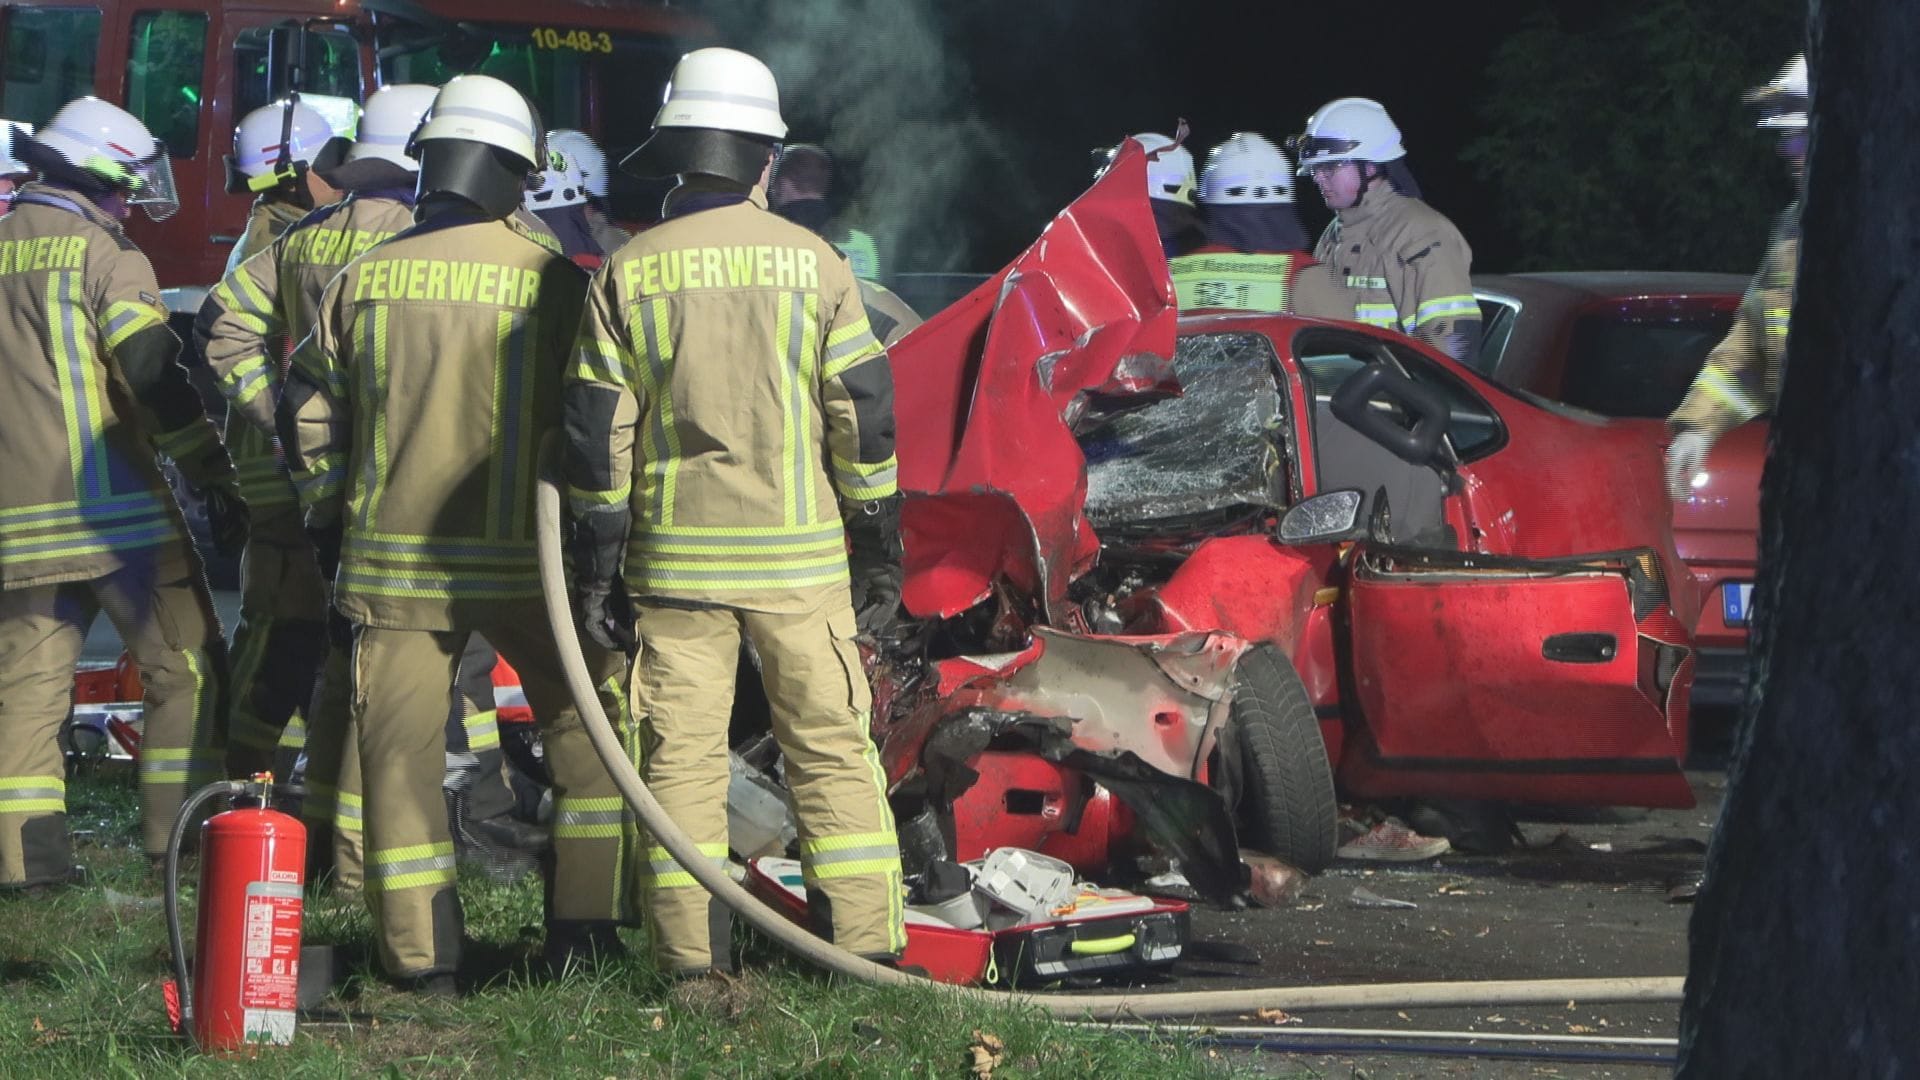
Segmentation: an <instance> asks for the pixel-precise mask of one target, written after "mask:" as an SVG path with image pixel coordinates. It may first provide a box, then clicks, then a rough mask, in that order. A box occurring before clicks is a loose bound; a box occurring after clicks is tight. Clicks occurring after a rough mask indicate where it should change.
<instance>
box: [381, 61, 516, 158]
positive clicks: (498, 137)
mask: <svg viewBox="0 0 1920 1080" xmlns="http://www.w3.org/2000/svg"><path fill="white" fill-rule="evenodd" d="M434 139H465V140H466V141H468V142H477V143H485V144H487V145H488V146H497V147H499V148H500V149H502V150H505V151H506V152H507V153H509V154H513V155H514V156H516V157H518V158H520V160H522V161H524V162H526V163H527V166H528V167H529V168H532V167H533V166H535V165H537V164H539V163H540V162H541V160H542V155H541V153H540V149H539V146H538V144H539V143H540V142H541V141H542V140H541V138H540V132H539V130H538V129H536V128H535V127H534V124H533V108H532V106H529V105H528V104H527V99H526V98H524V97H521V96H520V91H518V90H515V89H514V88H513V87H511V86H509V85H507V84H506V83H504V82H501V81H500V80H499V79H496V78H494V77H493V76H491V75H457V76H455V77H454V78H453V79H452V80H451V81H449V82H448V83H447V85H445V86H443V87H441V88H440V93H439V94H438V95H436V96H435V97H434V99H433V107H432V108H431V109H429V110H428V111H427V119H426V122H425V123H423V124H421V125H420V130H419V131H418V132H417V133H415V134H414V136H413V141H414V142H415V143H423V142H429V141H431V140H434ZM409 149H411V146H410V147H409Z"/></svg>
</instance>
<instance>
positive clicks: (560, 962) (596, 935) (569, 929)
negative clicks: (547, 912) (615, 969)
mask: <svg viewBox="0 0 1920 1080" xmlns="http://www.w3.org/2000/svg"><path fill="white" fill-rule="evenodd" d="M619 926H620V924H619V923H617V922H615V921H613V920H611V919H555V920H553V921H551V922H549V923H547V940H546V943H545V944H544V945H542V946H541V948H540V957H541V960H542V961H543V962H544V963H545V964H546V967H547V971H548V973H549V974H550V975H551V976H552V977H553V978H556V979H559V978H564V977H565V976H566V974H567V973H568V972H569V971H578V972H587V971H592V970H594V969H595V968H597V967H599V966H600V965H601V964H605V963H607V962H608V961H612V960H619V959H623V958H624V957H625V956H626V955H627V946H626V944H625V943H624V942H622V941H621V940H620V935H619V933H618V932H617V931H618V929H619Z"/></svg>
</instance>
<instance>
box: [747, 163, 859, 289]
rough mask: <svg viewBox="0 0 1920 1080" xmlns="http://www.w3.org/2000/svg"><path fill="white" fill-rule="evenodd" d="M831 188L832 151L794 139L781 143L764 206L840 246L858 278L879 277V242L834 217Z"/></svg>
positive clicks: (835, 245) (837, 246)
mask: <svg viewBox="0 0 1920 1080" xmlns="http://www.w3.org/2000/svg"><path fill="white" fill-rule="evenodd" d="M832 192H833V155H832V154H829V153H827V148H826V147H824V146H814V145H811V144H809V143H794V144H792V145H790V146H786V147H783V148H782V149H781V151H780V155H779V163H778V164H777V165H775V166H774V169H773V179H772V180H771V181H769V183H768V187H767V206H768V208H769V209H771V210H772V211H773V212H774V213H776V214H779V215H780V216H781V217H783V218H786V219H787V220H788V221H791V222H793V223H794V224H796V225H804V226H806V227H807V228H809V229H812V230H813V231H814V232H815V233H818V234H819V235H820V236H822V237H824V238H826V240H827V242H828V243H830V244H832V245H833V246H834V247H836V248H839V249H840V253H841V254H842V255H845V256H846V257H847V265H848V266H850V267H852V269H853V276H854V277H856V278H859V279H860V280H861V281H871V282H875V283H878V282H879V280H880V246H879V244H878V243H876V242H875V241H874V239H873V234H872V233H868V232H864V231H862V230H860V229H856V228H854V227H852V226H851V225H848V224H847V223H846V222H844V221H840V220H837V219H836V218H835V215H834V213H833V204H832V203H831V202H830V201H829V199H828V196H829V195H831V194H832Z"/></svg>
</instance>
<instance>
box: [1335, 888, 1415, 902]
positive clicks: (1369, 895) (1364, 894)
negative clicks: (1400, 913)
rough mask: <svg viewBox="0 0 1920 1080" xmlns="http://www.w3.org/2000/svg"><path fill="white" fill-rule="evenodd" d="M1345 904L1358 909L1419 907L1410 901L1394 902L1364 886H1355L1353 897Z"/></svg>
mask: <svg viewBox="0 0 1920 1080" xmlns="http://www.w3.org/2000/svg"><path fill="white" fill-rule="evenodd" d="M1347 903H1348V904H1349V905H1350V906H1352V907H1359V908H1417V907H1419V906H1420V905H1419V904H1416V903H1414V902H1413V901H1411V900H1396V899H1394V898H1393V897H1390V896H1381V895H1380V894H1379V893H1377V892H1374V891H1373V890H1372V889H1369V888H1367V887H1366V886H1365V885H1355V886H1354V887H1353V895H1352V896H1350V897H1348V898H1347Z"/></svg>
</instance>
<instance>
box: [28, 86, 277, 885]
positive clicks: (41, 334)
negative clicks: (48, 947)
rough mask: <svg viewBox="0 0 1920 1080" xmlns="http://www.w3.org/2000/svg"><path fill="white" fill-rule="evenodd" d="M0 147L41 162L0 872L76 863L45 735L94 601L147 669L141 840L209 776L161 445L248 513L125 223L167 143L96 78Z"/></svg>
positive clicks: (213, 717)
mask: <svg viewBox="0 0 1920 1080" xmlns="http://www.w3.org/2000/svg"><path fill="white" fill-rule="evenodd" d="M12 149H13V156H15V157H17V158H19V159H20V160H21V161H23V162H25V163H26V164H27V165H29V166H30V167H32V168H33V169H34V170H36V171H37V172H38V173H39V175H40V177H41V179H40V180H39V181H38V182H36V183H30V184H28V185H26V186H25V187H23V188H21V189H20V192H19V194H18V196H17V198H16V199H15V200H14V208H13V211H12V212H11V213H9V214H8V215H7V216H6V217H5V218H0V403H3V404H0V408H4V409H5V410H6V413H7V415H6V418H5V420H4V421H0V461H4V462H5V463H6V467H5V468H4V469H0V886H22V885H41V884H49V883H56V882H61V881H64V880H66V879H67V878H68V875H69V872H70V869H71V857H70V851H69V846H68V839H67V824H66V795H65V788H66V784H65V776H66V766H65V762H64V759H63V757H62V755H61V752H60V747H59V744H58V742H57V740H56V736H57V733H58V731H59V729H60V725H61V722H62V721H64V720H65V719H66V717H67V712H68V708H69V706H70V705H71V703H72V697H73V669H74V664H75V662H76V661H77V660H78V659H79V657H80V649H81V642H82V640H83V639H84V638H85V637H86V633H87V629H88V627H89V626H90V625H91V624H92V622H93V620H94V617H95V616H96V615H98V614H100V613H101V612H102V611H105V612H106V615H107V618H108V619H109V620H110V621H112V623H113V625H114V628H115V629H116V630H117V631H119V634H120V637H121V639H122V640H123V641H124V642H125V643H126V646H127V649H128V651H129V652H131V653H132V655H133V658H134V661H135V663H137V664H138V665H139V667H140V676H141V681H142V683H143V685H144V686H145V690H146V696H145V700H144V703H143V704H144V714H145V718H146V722H145V730H144V732H143V734H142V738H141V745H140V769H139V775H140V803H141V818H142V827H141V839H142V841H143V843H144V846H145V848H146V851H147V853H148V855H149V856H154V857H157V856H159V855H160V853H161V852H162V851H163V849H164V848H165V845H166V839H167V833H168V830H169V829H170V828H171V826H172V825H173V818H174V814H175V812H176V811H177V810H178V809H179V806H180V803H181V800H182V799H183V798H184V797H185V795H186V794H187V793H188V792H190V791H193V790H194V789H196V788H198V787H200V786H202V785H204V784H206V783H209V782H211V781H213V780H217V779H219V778H220V776H221V768H220V766H221V752H222V748H221V747H220V745H219V731H218V724H219V715H220V709H221V707H222V704H223V698H224V696H225V693H226V650H225V647H224V646H223V645H222V643H221V640H220V625H219V621H218V620H217V619H216V618H215V616H214V613H213V606H212V602H211V601H210V599H209V598H208V595H207V588H206V580H205V575H204V574H203V573H202V571H201V568H200V561H199V559H198V557H197V556H196V555H195V554H194V551H193V548H192V545H191V543H190V541H189V539H188V536H187V530H186V524H185V521H184V520H183V519H182V517H181V514H180V511H179V509H178V507H176V506H175V504H174V500H173V498H172V495H171V493H170V492H169V490H168V486H167V481H166V480H165V479H164V478H163V476H162V474H161V471H160V466H159V465H158V463H157V462H156V460H155V453H156V452H158V453H160V454H164V455H165V456H167V457H169V458H171V459H172V460H173V462H174V465H175V467H176V468H178V469H179V471H180V474H181V476H182V478H183V479H184V480H185V481H186V482H187V484H188V485H189V486H190V487H192V488H194V489H195V490H196V491H197V492H198V493H199V494H200V495H201V496H202V497H203V498H204V499H206V501H207V504H208V507H209V513H210V515H211V516H212V517H213V519H214V521H215V523H216V525H217V526H218V531H219V532H221V533H222V534H223V535H224V536H228V537H231V536H232V535H233V534H234V532H236V531H237V532H240V533H243V532H244V530H245V522H244V508H243V507H242V506H241V504H240V502H239V496H238V492H237V491H236V490H235V488H234V480H233V465H232V463H231V462H230V461H229V460H228V457H227V452H226V450H225V449H224V448H223V447H222V446H221V445H220V436H219V433H218V432H217V431H215V430H214V427H213V424H212V423H211V422H210V421H209V420H208V419H207V416H206V413H205V411H204V410H203V408H202V407H201V404H200V398H199V395H197V394H196V393H195V392H194V390H193V388H192V387H191V386H190V385H189V384H188V382H187V376H186V372H185V371H184V370H183V369H182V368H180V366H179V365H178V364H177V363H176V362H175V357H176V356H177V355H178V351H179V345H180V343H179V340H178V339H177V338H175V337H174V335H173V332H172V331H170V330H168V329H167V312H166V309H165V308H163V307H162V306H161V304H160V299H159V293H160V288H159V286H158V284H156V283H155V281H154V276H153V268H152V266H151V265H149V264H148V262H147V259H146V256H144V255H142V254H141V253H140V250H139V249H138V248H136V247H134V245H133V242H132V241H130V240H128V239H127V236H126V234H125V233H124V232H122V231H121V226H120V222H121V221H122V220H123V219H124V218H125V217H126V214H127V208H128V206H129V204H135V205H144V206H146V207H147V209H148V213H149V214H150V216H153V217H155V218H164V217H166V216H167V215H168V214H169V213H171V212H172V210H174V209H175V208H177V207H178V202H177V201H176V200H175V198H174V193H173V183H172V176H171V172H170V170H169V166H168V159H167V150H166V147H164V146H162V145H161V144H160V143H159V142H158V141H157V140H155V139H154V137H153V136H152V134H150V133H149V132H148V130H147V128H146V126H145V125H143V124H142V123H140V121H139V120H137V119H135V118H134V117H133V116H131V115H130V114H128V113H127V112H125V111H124V110H122V109H120V108H117V107H116V106H113V105H109V104H107V103H106V102H104V101H101V100H99V99H97V98H91V97H87V98H80V99H79V100H76V101H73V102H69V103H68V104H67V105H66V106H65V107H63V108H62V109H61V110H60V111H59V112H58V113H56V114H55V115H54V117H53V119H52V121H51V122H49V123H48V124H47V125H46V126H45V127H43V128H41V129H40V131H39V132H38V133H37V134H35V135H34V136H33V137H32V138H31V139H28V138H16V139H15V140H14V144H13V147H12Z"/></svg>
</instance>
